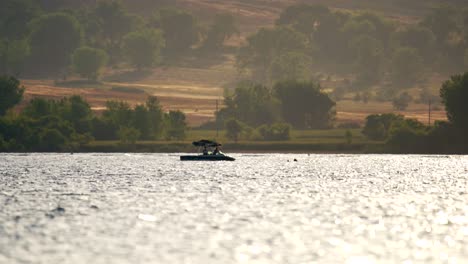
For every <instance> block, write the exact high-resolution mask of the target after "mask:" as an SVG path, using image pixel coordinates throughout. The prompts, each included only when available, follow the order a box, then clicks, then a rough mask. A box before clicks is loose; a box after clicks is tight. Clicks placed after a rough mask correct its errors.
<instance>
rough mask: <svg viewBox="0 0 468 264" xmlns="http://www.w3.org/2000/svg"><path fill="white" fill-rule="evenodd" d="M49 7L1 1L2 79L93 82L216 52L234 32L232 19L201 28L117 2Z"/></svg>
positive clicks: (182, 17) (168, 13)
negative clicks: (116, 69) (75, 77)
mask: <svg viewBox="0 0 468 264" xmlns="http://www.w3.org/2000/svg"><path fill="white" fill-rule="evenodd" d="M48 2H49V1H36V0H4V1H1V3H0V74H9V75H15V76H21V75H28V76H39V77H51V76H56V77H66V76H68V75H69V74H71V73H77V74H79V75H81V76H82V77H85V78H88V79H91V80H93V79H97V77H98V76H99V74H100V71H101V70H102V69H103V68H104V67H105V66H106V65H107V66H116V65H119V64H121V63H127V64H129V65H132V66H134V67H135V68H136V69H140V70H141V69H142V68H147V67H153V66H156V65H160V64H161V63H163V62H166V63H170V62H171V61H173V60H175V59H177V58H180V57H183V56H185V55H186V54H187V53H188V52H190V51H191V50H192V49H193V47H194V45H198V46H199V47H200V49H201V50H203V51H205V52H217V51H219V49H220V48H221V47H222V45H223V43H224V41H225V40H226V39H228V38H230V37H231V36H233V35H234V34H236V33H237V32H238V30H237V27H236V24H235V19H234V17H233V16H232V15H230V14H218V15H216V16H215V17H214V19H213V22H212V24H210V25H202V24H201V23H200V22H199V21H198V20H197V19H196V18H195V17H194V16H193V15H192V14H191V13H190V12H187V11H183V10H180V9H177V8H172V7H163V8H159V9H157V10H156V11H155V12H154V14H153V15H151V16H146V17H143V16H140V15H137V14H134V13H131V12H129V11H128V10H127V9H126V8H125V6H124V5H123V4H122V2H121V1H118V0H101V1H96V2H95V3H94V4H88V5H85V6H78V7H76V8H68V9H67V6H62V5H59V4H58V3H57V4H56V6H57V7H62V8H60V9H54V8H50V7H49V8H47V7H48V4H47V3H48ZM67 5H68V6H70V5H71V3H68V4H67ZM46 8H47V9H46Z"/></svg>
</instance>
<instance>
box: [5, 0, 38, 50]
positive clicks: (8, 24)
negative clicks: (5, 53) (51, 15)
mask: <svg viewBox="0 0 468 264" xmlns="http://www.w3.org/2000/svg"><path fill="white" fill-rule="evenodd" d="M39 14H40V8H39V6H38V5H37V2H36V1H34V0H2V1H0V36H2V38H5V39H6V40H8V41H12V40H20V39H24V38H25V37H26V36H27V34H28V32H29V23H30V22H31V20H33V19H34V18H35V17H37V16H38V15H39Z"/></svg>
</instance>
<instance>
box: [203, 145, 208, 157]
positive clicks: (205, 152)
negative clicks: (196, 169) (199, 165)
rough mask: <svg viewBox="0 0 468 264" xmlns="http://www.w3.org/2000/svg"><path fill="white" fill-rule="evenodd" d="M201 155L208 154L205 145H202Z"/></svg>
mask: <svg viewBox="0 0 468 264" xmlns="http://www.w3.org/2000/svg"><path fill="white" fill-rule="evenodd" d="M203 155H208V149H206V146H203Z"/></svg>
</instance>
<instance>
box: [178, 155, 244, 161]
mask: <svg viewBox="0 0 468 264" xmlns="http://www.w3.org/2000/svg"><path fill="white" fill-rule="evenodd" d="M180 160H182V161H197V160H198V161H223V160H224V161H234V160H236V159H235V158H233V157H229V156H224V155H197V156H194V155H192V156H180Z"/></svg>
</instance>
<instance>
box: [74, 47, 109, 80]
mask: <svg viewBox="0 0 468 264" xmlns="http://www.w3.org/2000/svg"><path fill="white" fill-rule="evenodd" d="M106 63H107V54H106V52H105V51H104V50H101V49H94V48H90V47H82V48H79V49H77V50H76V51H75V52H74V53H73V66H74V68H75V71H76V72H77V73H78V74H80V75H81V76H83V77H85V78H88V79H89V80H97V78H98V77H99V73H100V70H101V69H102V68H103V67H104V66H105V65H106Z"/></svg>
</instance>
